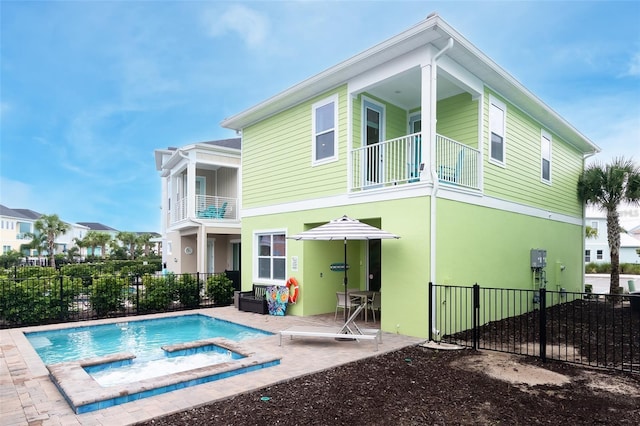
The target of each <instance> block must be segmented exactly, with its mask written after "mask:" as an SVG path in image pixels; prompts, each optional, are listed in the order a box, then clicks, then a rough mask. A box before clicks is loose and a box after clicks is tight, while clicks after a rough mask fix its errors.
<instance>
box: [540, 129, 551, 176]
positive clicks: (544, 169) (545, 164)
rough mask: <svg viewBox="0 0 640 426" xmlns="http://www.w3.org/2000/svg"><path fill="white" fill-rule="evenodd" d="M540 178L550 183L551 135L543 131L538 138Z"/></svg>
mask: <svg viewBox="0 0 640 426" xmlns="http://www.w3.org/2000/svg"><path fill="white" fill-rule="evenodd" d="M540 158H541V165H540V166H541V177H542V180H543V181H544V182H547V183H551V135H550V134H549V133H547V132H545V131H544V130H543V131H542V136H541V137H540Z"/></svg>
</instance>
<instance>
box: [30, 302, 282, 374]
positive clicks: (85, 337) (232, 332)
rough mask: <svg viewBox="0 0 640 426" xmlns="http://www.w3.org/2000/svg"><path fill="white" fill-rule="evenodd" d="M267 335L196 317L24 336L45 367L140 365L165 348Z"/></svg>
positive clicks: (44, 332) (125, 323)
mask: <svg viewBox="0 0 640 426" xmlns="http://www.w3.org/2000/svg"><path fill="white" fill-rule="evenodd" d="M270 334H271V333H268V332H265V331H262V330H258V329H255V328H251V327H246V326H243V325H239V324H235V323H232V322H228V321H224V320H220V319H216V318H211V317H208V316H206V315H200V314H194V315H183V316H177V317H167V318H158V319H151V320H140V321H121V322H117V323H114V324H102V325H93V326H84V327H74V328H70V329H69V328H67V329H60V330H52V331H39V332H33V333H25V335H26V337H27V339H28V340H29V342H30V343H31V345H32V346H33V347H34V349H35V350H36V352H37V353H38V355H39V356H40V358H41V359H42V360H43V361H44V363H45V364H47V365H50V364H55V363H59V362H65V361H75V360H81V359H88V358H94V357H100V356H105V355H110V354H114V353H120V352H130V353H133V354H134V355H135V356H136V361H138V362H141V361H148V360H154V359H160V358H164V357H165V353H164V351H163V350H162V346H166V345H174V344H178V343H185V342H191V341H196V340H202V339H208V338H212V337H225V338H227V339H229V340H234V341H242V340H246V339H252V338H256V337H261V336H266V335H270Z"/></svg>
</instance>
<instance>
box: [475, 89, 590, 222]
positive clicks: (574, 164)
mask: <svg viewBox="0 0 640 426" xmlns="http://www.w3.org/2000/svg"><path fill="white" fill-rule="evenodd" d="M489 94H490V93H489V91H487V92H486V93H485V97H484V99H485V102H484V107H483V110H484V114H483V121H484V122H483V128H484V134H483V139H484V159H485V160H484V161H485V165H484V191H485V193H486V194H487V195H490V196H494V197H497V198H501V199H504V200H510V201H514V202H517V203H520V204H524V205H529V206H533V207H538V208H542V209H545V210H549V211H552V212H557V213H561V214H566V215H570V216H581V215H582V205H581V203H580V201H579V200H578V197H577V192H576V185H577V182H578V176H579V175H580V173H581V171H582V155H581V153H580V152H578V150H577V149H575V148H573V147H572V146H571V145H569V144H567V143H566V142H564V141H563V140H561V139H560V138H559V137H558V136H556V135H554V134H553V133H551V132H549V133H551V135H552V154H551V184H550V185H549V184H547V183H544V182H543V181H542V180H541V152H540V137H541V130H542V129H544V130H546V131H548V129H546V128H544V127H542V126H541V125H540V124H539V123H537V122H535V121H534V120H533V119H532V118H531V117H529V116H528V115H526V114H525V113H523V112H522V111H521V110H519V109H517V108H515V107H514V106H513V105H512V104H510V103H509V102H507V101H506V100H505V99H503V98H501V97H500V96H497V95H495V94H493V95H494V96H496V97H497V98H498V99H500V100H501V101H502V102H504V103H505V104H506V105H507V125H506V128H507V130H506V166H505V167H501V166H498V165H495V164H493V163H491V162H489V158H490V157H489V146H490V143H489V130H488V129H489V118H488V114H489V113H488V111H489Z"/></svg>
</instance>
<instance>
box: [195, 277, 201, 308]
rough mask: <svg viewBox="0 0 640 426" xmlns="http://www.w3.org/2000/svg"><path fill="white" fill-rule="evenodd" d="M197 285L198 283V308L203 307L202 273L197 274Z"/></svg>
mask: <svg viewBox="0 0 640 426" xmlns="http://www.w3.org/2000/svg"><path fill="white" fill-rule="evenodd" d="M196 283H198V294H197V296H198V307H200V306H201V305H202V298H201V297H200V285H201V283H200V272H196Z"/></svg>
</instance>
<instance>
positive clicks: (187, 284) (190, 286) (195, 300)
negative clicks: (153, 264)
mask: <svg viewBox="0 0 640 426" xmlns="http://www.w3.org/2000/svg"><path fill="white" fill-rule="evenodd" d="M175 288H176V294H177V296H178V300H179V301H180V303H181V304H182V306H183V307H185V308H196V307H198V306H199V305H200V282H199V281H198V279H197V278H196V277H195V276H194V275H190V274H183V275H181V276H180V278H179V279H178V281H177V283H176V287H175Z"/></svg>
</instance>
